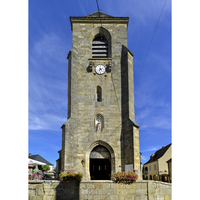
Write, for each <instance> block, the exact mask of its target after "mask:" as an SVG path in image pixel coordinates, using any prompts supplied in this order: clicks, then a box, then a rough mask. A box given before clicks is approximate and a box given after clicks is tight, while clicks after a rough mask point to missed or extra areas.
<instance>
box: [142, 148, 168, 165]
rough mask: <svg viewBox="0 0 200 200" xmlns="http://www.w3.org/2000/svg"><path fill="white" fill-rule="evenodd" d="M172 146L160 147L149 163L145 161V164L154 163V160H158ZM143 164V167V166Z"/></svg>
mask: <svg viewBox="0 0 200 200" xmlns="http://www.w3.org/2000/svg"><path fill="white" fill-rule="evenodd" d="M171 145H172V144H168V145H167V146H165V147H162V148H161V149H159V150H158V151H156V152H155V155H154V156H152V157H151V158H150V159H149V161H147V162H146V163H145V164H148V163H151V162H154V161H156V160H158V159H159V158H161V157H162V156H163V155H164V154H165V152H166V151H167V150H168V149H169V147H170V146H171ZM145 164H144V165H145Z"/></svg>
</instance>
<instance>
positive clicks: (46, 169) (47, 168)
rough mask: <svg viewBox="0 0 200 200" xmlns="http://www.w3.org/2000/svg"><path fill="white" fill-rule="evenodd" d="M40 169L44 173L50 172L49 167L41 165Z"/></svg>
mask: <svg viewBox="0 0 200 200" xmlns="http://www.w3.org/2000/svg"><path fill="white" fill-rule="evenodd" d="M38 168H39V169H40V170H42V171H48V170H50V167H49V165H39V166H38Z"/></svg>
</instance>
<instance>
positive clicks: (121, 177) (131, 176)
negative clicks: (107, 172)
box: [113, 171, 138, 182]
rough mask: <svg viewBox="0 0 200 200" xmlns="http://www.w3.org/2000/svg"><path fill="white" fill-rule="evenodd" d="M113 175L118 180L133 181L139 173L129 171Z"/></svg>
mask: <svg viewBox="0 0 200 200" xmlns="http://www.w3.org/2000/svg"><path fill="white" fill-rule="evenodd" d="M113 176H114V177H115V178H116V181H117V182H133V181H135V180H137V179H138V175H137V174H135V173H134V172H133V171H129V172H128V173H125V172H116V173H115V174H113Z"/></svg>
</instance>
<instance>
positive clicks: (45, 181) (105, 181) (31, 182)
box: [28, 180, 172, 186]
mask: <svg viewBox="0 0 200 200" xmlns="http://www.w3.org/2000/svg"><path fill="white" fill-rule="evenodd" d="M52 182H53V183H59V182H65V181H60V180H28V183H29V184H42V183H52ZM81 183H115V181H113V180H86V181H81ZM135 183H159V184H162V185H169V186H172V183H167V182H162V181H154V180H137V181H135Z"/></svg>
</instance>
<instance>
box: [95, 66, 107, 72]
mask: <svg viewBox="0 0 200 200" xmlns="http://www.w3.org/2000/svg"><path fill="white" fill-rule="evenodd" d="M104 72H105V67H104V66H103V65H97V66H96V73H97V74H103V73H104Z"/></svg>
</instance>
